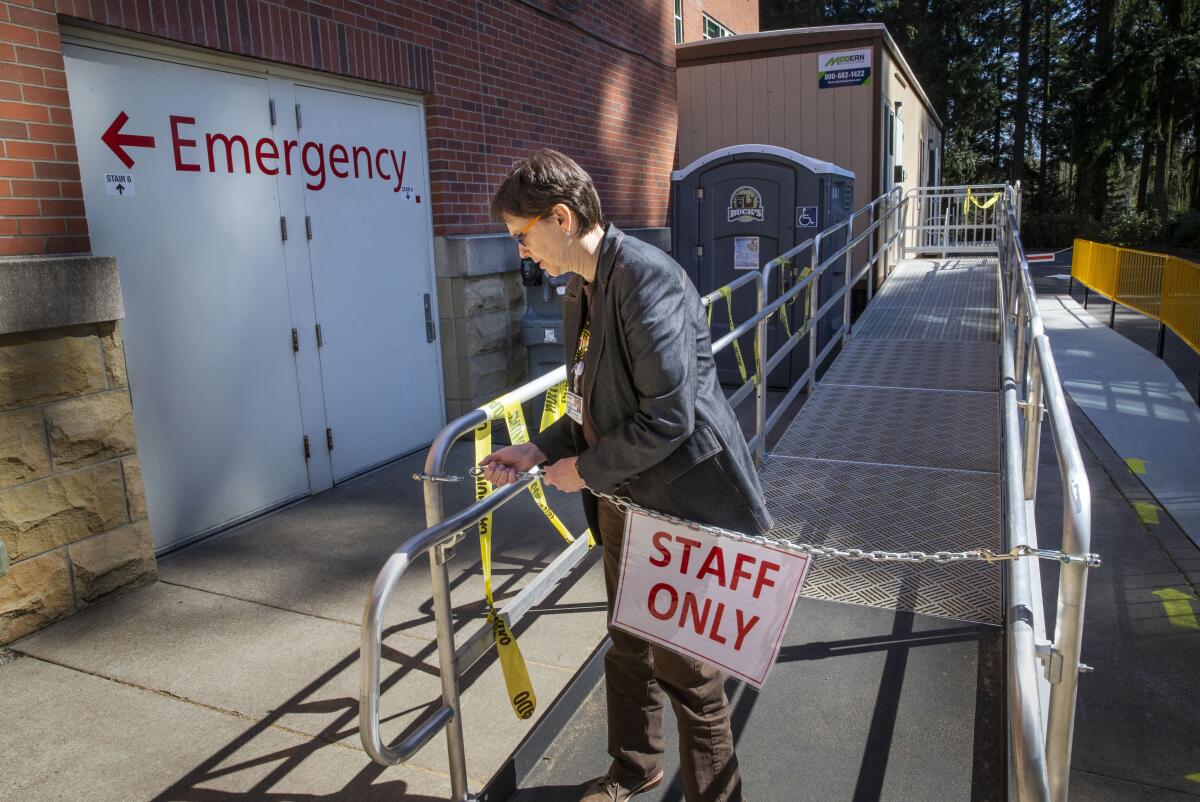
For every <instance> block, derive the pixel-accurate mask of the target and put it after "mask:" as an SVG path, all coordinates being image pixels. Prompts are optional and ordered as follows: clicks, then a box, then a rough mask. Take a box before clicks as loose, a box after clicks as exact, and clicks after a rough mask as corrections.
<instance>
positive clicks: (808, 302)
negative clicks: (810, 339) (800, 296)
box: [779, 265, 813, 340]
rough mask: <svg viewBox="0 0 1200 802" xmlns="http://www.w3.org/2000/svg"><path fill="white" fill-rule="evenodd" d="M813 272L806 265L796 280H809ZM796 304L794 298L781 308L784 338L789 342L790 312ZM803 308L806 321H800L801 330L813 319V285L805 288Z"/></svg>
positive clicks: (790, 333) (790, 331) (790, 329)
mask: <svg viewBox="0 0 1200 802" xmlns="http://www.w3.org/2000/svg"><path fill="white" fill-rule="evenodd" d="M812 272H813V271H812V267H810V266H809V265H805V266H804V268H803V269H802V270H801V271H800V274H799V275H798V276H797V278H796V280H797V281H804V279H806V278H808V277H809V275H811V274H812ZM795 303H796V298H793V299H792V300H790V301H788V302H787V303H785V304H784V305H783V306H781V307H779V319H780V320H781V321H782V322H783V336H784V338H785V339H789V340H790V339H791V337H792V327H791V324H790V323H788V310H789V309H791V308H792V306H793V305H794V304H795ZM802 308H803V310H804V319H803V320H801V321H800V328H804V326H805V325H806V324H807V323H808V321H809V319H810V318H811V317H812V313H813V308H812V285H811V284H809V285H808V286H807V287H805V288H804V306H803V307H802Z"/></svg>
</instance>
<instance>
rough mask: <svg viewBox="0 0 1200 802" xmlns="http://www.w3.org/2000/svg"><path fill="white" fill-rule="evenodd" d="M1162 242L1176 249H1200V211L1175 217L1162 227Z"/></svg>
mask: <svg viewBox="0 0 1200 802" xmlns="http://www.w3.org/2000/svg"><path fill="white" fill-rule="evenodd" d="M1163 240H1164V241H1165V242H1166V244H1168V245H1172V246H1174V247H1176V248H1198V249H1200V211H1195V210H1193V211H1190V212H1184V213H1183V214H1179V215H1176V216H1175V217H1174V218H1172V219H1171V221H1170V222H1169V223H1167V225H1166V226H1164V227H1163Z"/></svg>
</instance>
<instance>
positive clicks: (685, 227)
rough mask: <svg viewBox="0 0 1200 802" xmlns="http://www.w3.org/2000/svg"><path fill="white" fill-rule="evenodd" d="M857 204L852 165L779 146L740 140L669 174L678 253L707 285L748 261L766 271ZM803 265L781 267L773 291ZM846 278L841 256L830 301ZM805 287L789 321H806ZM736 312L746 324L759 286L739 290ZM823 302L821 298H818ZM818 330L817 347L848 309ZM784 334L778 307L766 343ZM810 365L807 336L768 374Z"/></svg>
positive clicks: (732, 379) (723, 370)
mask: <svg viewBox="0 0 1200 802" xmlns="http://www.w3.org/2000/svg"><path fill="white" fill-rule="evenodd" d="M853 211H854V173H852V172H850V171H849V170H844V169H842V168H841V167H837V166H836V165H833V164H830V163H829V162H823V161H818V160H816V159H812V158H809V157H808V156H804V155H803V154H800V153H796V152H795V151H792V150H787V149H785V148H779V147H774V146H772V145H738V146H736V147H731V148H722V149H721V150H715V151H713V152H712V153H709V154H708V155H707V156H702V157H701V158H699V159H697V160H696V161H694V162H692V163H691V164H690V165H688V166H687V167H686V168H684V169H682V170H677V171H676V172H674V173H672V174H671V232H672V240H671V241H672V253H673V254H674V255H675V259H676V260H677V261H678V262H679V264H681V265H683V268H684V270H686V271H687V273H688V275H689V276H690V277H691V279H692V281H693V282H695V284H696V288H697V289H698V290H699V291H700V294H701V295H703V294H706V293H709V292H712V291H713V290H715V289H717V288H718V287H722V286H724V285H726V284H728V283H730V282H731V281H733V280H734V279H736V278H737V277H738V276H741V275H742V274H743V273H744V272H745V271H746V270H758V269H760V268H761V266H762V265H763V264H765V263H767V262H768V261H770V260H771V259H774V258H775V257H776V256H778V255H780V254H781V253H785V252H787V251H789V250H791V249H792V248H793V247H795V246H796V245H799V244H800V243H802V242H804V241H805V240H806V239H809V238H811V237H815V236H816V235H817V232H819V231H821V230H822V229H825V228H827V227H829V226H830V225H833V224H835V223H838V222H840V221H842V220H845V219H846V218H848V217H849V216H850V214H851V213H852V212H853ZM845 242H846V234H845V231H840V232H838V234H837V236H834V237H830V238H829V240H828V241H826V242H823V243H822V246H821V251H822V254H821V258H825V256H827V255H829V254H831V253H833V252H835V251H836V250H837V249H838V248H840V247H841V246H842V245H844V244H845ZM805 266H809V267H811V266H814V265H812V264H811V262H810V261H809V260H808V259H807V258H804V259H802V260H797V261H796V262H795V263H794V265H793V268H792V269H791V270H779V271H774V273H773V275H774V276H778V278H777V279H775V278H773V279H772V283H774V284H775V286H774V287H771V288H768V295H769V297H771V298H775V297H778V295H779V294H780V293H781V292H782V291H783V290H784V289H785V288H786V287H789V286H791V283H792V282H794V281H795V280H796V278H797V276H798V274H799V271H800V269H802V268H803V267H805ZM844 282H845V277H844V273H843V264H842V263H841V262H839V263H838V266H837V268H836V269H835V270H834V272H833V273H832V274H831V275H830V276H829V277H828V278H826V279H824V280H822V282H821V285H820V294H821V298H820V301H821V302H822V303H823V302H824V301H826V300H828V299H829V297H830V296H831V295H832V294H833V293H834V292H836V291H837V290H838V288H839V287H841V286H842V284H843V283H844ZM803 300H804V293H801V295H800V299H799V301H798V302H797V303H795V304H793V305H792V306H791V307H790V308H789V317H788V319H789V322H790V326H789V329H790V330H791V331H795V330H796V327H797V326H799V325H801V324H802V323H803V322H804V311H803V307H804V303H803ZM733 303H734V310H733V314H734V321H735V322H736V323H737V324H741V323H742V322H743V321H745V320H747V319H748V318H750V317H751V316H752V315H753V314H754V310H755V298H754V291H753V290H751V289H749V288H743V289H739V290H737V291H735V292H734V296H733ZM818 306H820V303H818ZM826 317H827V318H829V320H828V322H826V323H824V324H823V325H822V326H821V327H820V330H819V331H818V338H817V343H818V350H819V349H820V348H823V347H824V345H825V344H826V343H827V342H829V339H830V338H831V337H832V336H833V335H834V334H835V333H836V332H837V331H838V330H839V329H840V328H841V325H842V322H841V316H840V315H834V314H833V313H830V314H829V315H827V316H826ZM712 323H713V326H712V328H713V339H714V340H716V339H718V338H720V337H722V336H723V335H724V334H726V333H728V332H729V315H728V313H727V312H726V311H725V302H724V301H717V303H716V308H715V309H714V310H713V318H712ZM785 340H786V336H785V334H784V331H783V325H782V323H781V321H780V320H779V317H778V316H773V317H772V318H771V321H770V323H769V325H768V343H769V345H768V347H769V349H770V352H774V351H775V349H777V348H778V347H779V346H780V345H781V344H782V343H783V342H784V341H785ZM741 342H742V354H743V356H744V357H745V361H746V369H747V371H753V370H754V355H753V352H752V345H751V344H752V342H753V337H752V336H750V335H747V336H746V337H744V338H742V341H741ZM717 367H718V370H719V376H720V378H721V381H722V382H723V383H727V384H738V383H740V381H741V377H740V376H739V375H738V369H737V362H736V361H735V359H734V355H733V349H732V348H727V349H725V351H723V352H722V353H721V354H718V356H717ZM807 368H808V347H807V340H805V341H802V342H801V343H800V344H799V346H797V348H796V349H794V350H793V351H792V354H791V357H790V359H787V360H784V361H783V362H782V363H781V364H780V365H779V366H778V367H777V368H776V369H775V370H774V371H772V372H771V375H770V377H769V382H768V386H769V387H775V388H785V387H788V386H790V385H791V384H792V382H794V381H795V380H796V379H797V378H798V377H799V376H800V375H801V374H802V373H803V372H804V371H805V370H806V369H807Z"/></svg>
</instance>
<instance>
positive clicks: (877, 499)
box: [762, 259, 1002, 625]
mask: <svg viewBox="0 0 1200 802" xmlns="http://www.w3.org/2000/svg"><path fill="white" fill-rule="evenodd" d="M997 270H998V267H997V265H996V263H995V261H994V260H992V261H989V260H985V259H945V260H914V261H911V262H905V263H902V264H901V265H900V266H899V267H897V268H896V270H895V271H894V272H893V273H892V275H891V276H890V277H889V278H888V280H887V282H886V283H885V284H884V285H883V287H882V289H881V290H880V292H879V294H878V296H877V297H876V298H875V299H874V300H873V301H872V303H871V305H870V307H869V309H868V311H867V312H866V314H864V315H863V317H862V318H861V319H860V320H859V322H858V323H857V324H856V325H855V326H854V328H853V329H852V339H851V340H850V341H849V344H848V345H847V347H846V348H845V349H844V350H843V352H842V354H841V355H840V356H839V357H838V358H837V360H836V361H835V362H834V364H833V366H832V367H831V368H830V370H829V371H828V372H827V373H826V375H825V376H824V378H823V379H822V381H821V383H820V384H819V385H818V387H817V390H816V392H815V393H814V394H813V396H812V398H811V399H810V400H809V401H808V403H806V404H805V405H804V408H803V409H802V410H801V411H800V414H799V415H797V416H796V418H795V420H793V421H792V423H791V425H790V426H789V427H788V430H787V432H786V433H785V434H784V435H783V437H782V438H781V439H780V441H779V443H778V444H777V445H776V447H775V449H774V451H772V453H771V457H770V460H769V461H768V462H767V464H766V466H765V468H764V470H763V473H762V482H763V490H764V492H765V493H766V496H767V502H768V506H769V507H770V509H771V512H772V514H773V515H774V517H775V529H774V530H773V532H772V535H773V536H775V537H778V538H780V539H785V540H791V541H795V542H806V543H813V544H817V545H826V546H836V547H839V548H868V549H881V550H884V551H922V552H933V551H966V550H969V549H973V548H979V547H986V548H990V549H993V550H997V551H998V550H999V549H1000V546H1001V543H1000V532H1001V524H1002V521H1001V512H1000V510H1001V493H1000V416H999V399H998V395H997V392H998V389H999V384H998V375H999V363H998V360H999V344H998V338H999V329H998V323H997V319H998V318H997V311H996V281H997ZM804 596H805V597H808V598H814V599H825V600H828V601H837V602H847V603H851V604H865V605H870V606H873V607H883V608H885V609H895V610H904V611H909V612H917V613H924V614H927V615H934V616H941V617H945V618H957V619H962V620H967V621H976V622H981V623H987V624H997V625H998V624H1000V623H1001V605H1000V571H999V570H997V569H996V568H995V567H993V566H988V565H986V564H982V563H966V564H963V563H958V564H953V565H936V564H931V563H922V564H906V563H872V562H866V561H846V560H838V559H832V558H825V557H818V558H817V559H816V560H814V562H813V566H812V570H811V571H810V572H809V576H808V580H807V582H806V583H805V588H804Z"/></svg>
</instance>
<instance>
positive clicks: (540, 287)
mask: <svg viewBox="0 0 1200 802" xmlns="http://www.w3.org/2000/svg"><path fill="white" fill-rule="evenodd" d="M569 280H570V276H569V275H564V276H547V275H546V274H545V273H543V272H542V269H541V268H540V267H538V266H537V264H536V263H534V262H532V261H530V260H528V259H526V260H524V261H523V262H522V263H521V283H522V284H524V285H525V315H524V317H522V318H521V344H522V345H524V346H525V348H526V350H527V351H528V356H529V378H530V379H536V378H537V377H538V376H541V375H543V374H546V373H549V372H550V371H552V370H554V369H555V368H557V367H559V366H560V365H562V364H563V320H562V296H563V292H564V291H565V290H566V288H567V281H569Z"/></svg>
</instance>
